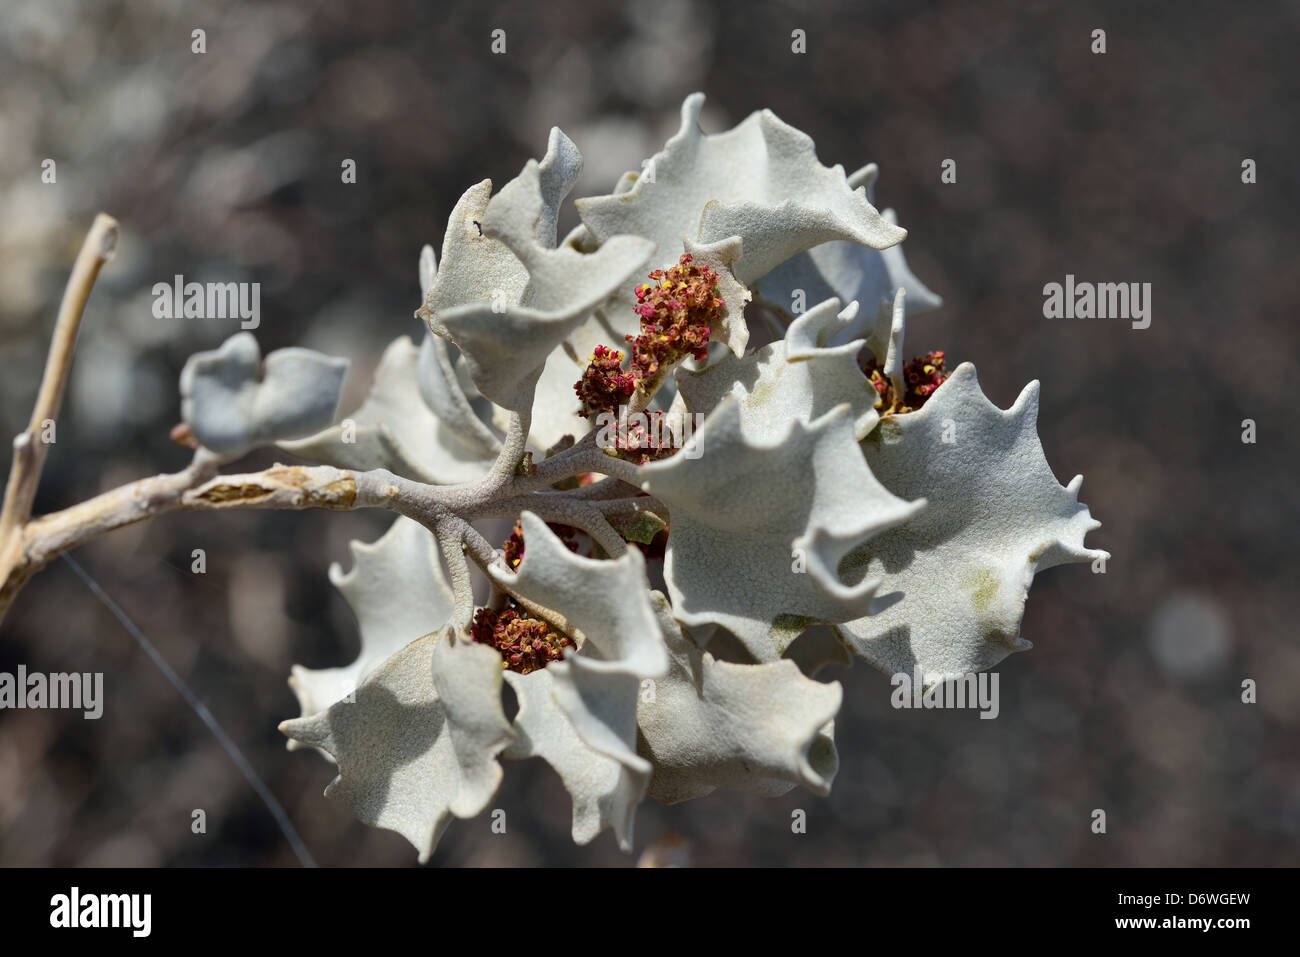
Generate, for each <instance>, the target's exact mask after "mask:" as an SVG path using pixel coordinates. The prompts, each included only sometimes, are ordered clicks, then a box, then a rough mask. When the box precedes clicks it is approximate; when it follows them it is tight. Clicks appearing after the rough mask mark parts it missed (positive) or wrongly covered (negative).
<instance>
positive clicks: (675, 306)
mask: <svg viewBox="0 0 1300 957" xmlns="http://www.w3.org/2000/svg"><path fill="white" fill-rule="evenodd" d="M650 278H651V279H652V280H654V281H655V283H656V284H655V285H653V286H652V285H650V284H649V283H645V284H643V285H640V286H638V287H637V289H636V307H635V310H636V314H637V315H638V316H640V317H641V333H640V335H637V336H626V337H625V338H626V339H627V342H628V343H629V344H630V345H631V346H632V368H631V370H630V371H624V370H623V369H622V362H623V353H621V352H619V351H618V350H616V349H610V348H608V347H607V346H597V347H596V351H595V353H594V354H593V355H592V356H591V358H590V359H589V360H588V363H589V364H588V366H587V368H586V370H585V371H584V372H583V374H582V378H581V379H580V380H579V381H578V382H576V383H575V384H574V387H573V388H574V391H575V392H577V393H578V398H579V399H580V400H581V401H582V408H581V409H580V410H579V414H580V415H586V416H592V415H596V414H598V413H600V412H613V411H615V410H616V409H617V408H618V406H619V405H622V404H624V403H626V401H627V400H628V399H629V398H631V396H632V393H633V392H634V391H635V389H636V387H637V386H640V385H642V384H643V383H646V382H649V381H650V380H652V379H654V378H655V376H657V375H658V374H659V371H660V370H661V369H662V368H663V367H665V366H670V365H672V364H673V363H675V362H679V361H681V360H682V359H685V358H686V357H687V356H692V357H694V358H696V359H703V358H705V357H706V356H707V355H708V345H709V336H710V335H712V333H713V327H714V325H715V324H716V323H717V322H718V321H719V320H721V318H722V310H723V308H724V307H725V306H726V302H724V301H723V300H722V299H720V298H718V295H717V289H718V273H717V270H715V269H714V268H713V267H712V266H699V265H696V264H695V262H694V260H693V257H692V256H691V254H690V253H685V254H683V255H682V257H681V258H680V259H679V260H678V262H677V265H676V266H673V267H671V268H670V269H656V270H655V271H654V272H652V273H650Z"/></svg>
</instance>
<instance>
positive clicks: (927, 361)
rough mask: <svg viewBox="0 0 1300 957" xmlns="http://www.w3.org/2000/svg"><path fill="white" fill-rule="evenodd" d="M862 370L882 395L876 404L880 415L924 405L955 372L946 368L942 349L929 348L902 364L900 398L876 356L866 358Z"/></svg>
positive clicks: (898, 412) (913, 409) (912, 409)
mask: <svg viewBox="0 0 1300 957" xmlns="http://www.w3.org/2000/svg"><path fill="white" fill-rule="evenodd" d="M863 371H864V372H865V373H866V374H867V376H868V377H869V378H870V379H871V384H872V385H873V386H875V389H876V392H877V393H878V394H879V396H880V397H879V398H878V399H876V408H877V409H879V410H880V413H881V415H901V414H902V413H904V412H915V411H916V410H917V409H919V408H921V406H923V405H925V403H926V400H927V399H929V398H930V396H932V395H934V390H935V389H937V388H939V386H941V385H943V383H944V381H945V380H946V379H947V378H948V376H950V375H952V373H951V372H948V371H947V370H946V369H945V368H944V354H943V352H941V351H938V352H927V353H926V354H925V355H923V356H917V357H916V358H915V359H913V360H912V361H911V362H909V363H908V364H907V365H906V366H904V367H903V381H904V383H905V385H904V387H903V395H902V397H901V398H900V397H899V396H898V395H896V394H895V390H894V384H893V383H892V382H891V381H890V380H889V377H888V376H886V375H885V373H884V372H883V371H882V370H881V367H880V364H879V363H878V362H876V357H875V356H869V357H868V358H867V364H866V366H865V368H864V370H863Z"/></svg>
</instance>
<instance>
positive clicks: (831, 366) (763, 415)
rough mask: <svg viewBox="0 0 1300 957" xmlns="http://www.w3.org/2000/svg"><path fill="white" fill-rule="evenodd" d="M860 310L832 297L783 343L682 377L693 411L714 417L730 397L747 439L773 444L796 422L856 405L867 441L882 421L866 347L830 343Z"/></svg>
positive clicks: (856, 424) (858, 428) (859, 429)
mask: <svg viewBox="0 0 1300 957" xmlns="http://www.w3.org/2000/svg"><path fill="white" fill-rule="evenodd" d="M857 312H858V304H857V303H849V305H848V306H847V307H846V308H845V309H843V310H841V309H840V302H839V300H838V299H828V300H827V301H826V302H823V303H819V304H818V305H816V306H814V307H813V308H812V309H809V310H808V311H807V312H806V313H804V314H803V315H801V316H799V317H798V318H797V319H796V320H795V321H794V322H793V323H792V324H791V325H790V327H789V329H788V330H787V332H786V337H785V339H784V340H783V341H779V342H773V343H769V344H768V345H766V346H764V347H763V348H762V349H759V350H758V351H757V352H753V353H750V354H749V355H747V356H745V358H743V359H736V358H734V357H732V356H724V357H723V358H722V359H721V360H719V361H717V362H714V363H713V364H712V365H710V366H708V367H707V368H705V369H704V370H702V371H700V372H694V373H686V372H679V373H678V375H677V387H678V389H679V390H680V393H681V395H682V396H683V397H684V399H685V404H686V408H687V409H688V410H689V411H691V412H692V413H700V412H703V413H705V414H707V413H709V412H712V411H713V409H714V408H716V407H717V405H718V403H719V402H721V401H722V399H723V398H724V397H725V396H727V395H731V396H734V397H735V398H736V399H737V400H738V401H739V404H740V420H741V427H742V428H743V429H744V432H745V435H746V436H748V437H749V438H751V439H753V440H754V441H757V442H763V443H770V442H772V441H774V440H776V439H777V438H779V437H781V436H783V435H784V434H785V432H786V430H787V429H788V428H789V423H790V422H791V421H792V420H794V419H798V420H799V421H802V422H811V421H812V420H813V419H815V418H819V417H820V416H823V415H825V414H826V413H828V412H830V411H831V410H832V409H834V408H835V407H836V406H838V405H841V404H843V403H848V404H849V407H850V410H851V415H852V418H853V428H854V434H855V436H856V437H857V438H859V439H860V438H862V437H864V436H865V435H866V434H867V433H868V432H869V431H871V429H872V428H874V426H875V424H876V418H877V416H876V410H875V402H876V398H877V393H876V390H875V389H874V388H873V387H872V385H871V382H870V380H869V379H868V378H867V377H866V376H865V375H863V373H862V370H861V369H860V368H859V367H858V363H857V358H856V357H857V354H858V353H859V352H861V351H862V347H863V345H864V343H863V341H862V340H861V339H859V340H856V341H854V342H849V343H846V344H844V345H840V346H827V345H826V343H827V342H829V341H831V340H833V339H835V338H836V336H837V333H838V332H839V331H840V330H841V329H843V328H844V327H845V326H847V325H848V324H850V323H852V322H853V321H854V318H855V316H856V315H857Z"/></svg>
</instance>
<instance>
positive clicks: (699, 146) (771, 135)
mask: <svg viewBox="0 0 1300 957" xmlns="http://www.w3.org/2000/svg"><path fill="white" fill-rule="evenodd" d="M703 105H704V95H703V94H701V93H695V94H692V95H691V96H688V97H687V98H686V100H685V102H684V103H683V104H682V124H681V129H680V130H679V131H678V133H677V134H676V135H675V136H673V137H672V139H670V140H669V141H668V143H667V144H666V146H665V147H664V149H663V151H662V152H660V153H658V154H656V155H655V156H654V157H653V158H651V160H650V161H649V163H648V167H649V168H651V169H653V171H654V176H653V179H651V177H650V176H649V175H642V176H638V178H637V179H636V180H635V182H632V183H631V185H630V187H629V188H627V189H626V191H625V192H615V193H613V194H611V195H609V196H597V197H591V198H588V199H581V200H578V201H577V204H576V205H577V207H578V213H579V215H580V216H581V217H582V221H583V223H584V225H586V227H587V228H588V229H589V230H590V231H591V233H592V234H593V235H594V236H595V237H596V238H597V239H598V240H599V241H601V242H604V241H606V240H607V239H609V237H611V236H615V235H619V234H626V233H632V234H635V235H638V236H648V237H649V238H651V239H653V240H654V242H655V255H654V260H655V264H656V265H659V266H663V265H670V264H672V263H674V262H676V260H677V257H678V256H679V255H680V254H681V252H682V251H683V247H682V240H683V239H684V238H688V239H691V240H694V241H696V242H699V243H702V244H708V243H713V242H716V241H718V240H721V239H726V238H727V237H730V236H739V237H740V239H741V241H742V244H743V248H742V250H741V253H742V254H741V257H740V259H739V260H738V261H737V263H736V266H735V275H736V278H737V279H738V280H739V281H740V282H741V283H744V284H745V285H750V284H752V283H753V281H754V280H756V279H758V278H759V277H760V276H763V275H764V274H766V273H767V272H769V271H770V270H771V269H772V268H774V267H775V266H777V265H778V264H780V263H782V262H784V261H785V260H787V259H789V258H790V257H791V256H793V255H795V254H796V253H799V252H802V251H803V250H805V249H809V248H811V247H813V246H816V245H818V244H819V243H824V242H827V241H830V240H834V239H843V240H852V241H854V242H856V243H861V244H863V245H866V246H870V247H872V248H874V249H883V248H884V247H886V246H892V245H893V244H895V243H897V242H899V241H901V240H902V239H903V237H904V236H906V235H907V233H906V231H905V230H903V229H900V228H898V227H897V226H894V225H891V224H890V223H888V222H886V221H885V220H884V219H883V218H882V217H881V216H880V214H879V213H878V212H877V211H876V210H875V208H874V207H873V206H872V205H871V204H870V203H869V202H868V201H867V198H866V194H865V192H864V191H863V190H861V189H857V190H854V189H851V188H850V187H849V184H848V181H847V179H846V178H845V175H844V170H843V168H842V167H840V166H833V167H829V168H828V167H825V166H822V165H821V163H820V162H818V160H817V154H816V150H815V149H814V146H813V142H812V140H811V138H809V137H808V136H807V135H806V134H804V133H801V132H800V131H799V130H796V129H795V128H794V127H792V126H789V125H787V124H786V123H783V122H782V121H781V120H779V119H777V117H776V116H775V115H773V114H772V113H771V111H769V110H762V111H759V112H755V113H753V114H751V115H750V116H749V117H748V118H746V119H745V120H744V121H742V122H741V123H740V124H739V125H737V126H736V127H734V128H733V129H730V130H728V131H726V132H725V133H718V134H714V135H705V134H704V133H703V131H701V130H700V126H699V114H700V109H701V108H702V107H703Z"/></svg>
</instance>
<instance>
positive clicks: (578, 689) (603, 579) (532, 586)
mask: <svg viewBox="0 0 1300 957" xmlns="http://www.w3.org/2000/svg"><path fill="white" fill-rule="evenodd" d="M520 527H521V530H522V532H523V538H524V557H523V561H522V562H520V564H519V567H518V568H517V569H516V570H515V571H514V572H513V573H512V572H510V571H508V570H506V569H504V568H502V567H498V566H492V567H491V568H490V569H489V573H490V574H491V576H492V578H493V579H494V580H495V581H496V582H497V583H498V584H499V585H501V586H502V587H508V588H509V589H510V590H511V591H512V592H514V593H516V594H518V595H520V596H522V597H523V598H526V599H528V600H529V601H531V602H534V603H535V604H537V605H540V606H542V607H544V608H547V609H549V610H550V611H551V612H552V613H554V615H555V617H556V618H557V619H558V620H559V621H560V622H561V623H562V627H563V630H564V631H565V632H566V633H568V634H569V635H571V636H573V637H574V639H575V640H576V641H577V642H578V643H579V651H578V652H577V653H576V654H574V653H572V652H571V653H570V654H568V655H567V656H566V657H565V659H564V660H563V661H557V662H553V663H552V664H551V665H550V666H549V667H547V669H546V671H547V672H548V673H549V674H550V676H551V690H552V698H553V700H554V702H555V703H556V705H557V706H558V707H559V709H560V710H561V711H562V712H563V713H564V714H565V715H566V716H567V717H568V719H569V721H570V723H571V724H572V726H573V729H574V731H575V732H576V733H577V736H578V737H579V738H580V739H581V741H582V742H583V744H585V745H586V746H587V747H588V748H590V749H592V750H593V751H595V752H596V753H598V754H600V755H603V756H604V757H606V758H609V759H611V760H613V761H616V762H617V763H618V764H619V765H620V766H621V772H620V773H621V774H622V775H623V778H622V779H621V780H620V781H619V783H618V785H617V787H616V788H615V789H614V790H615V791H616V792H617V793H618V794H620V795H623V796H624V797H629V796H630V795H636V796H637V800H638V801H639V796H640V795H641V794H643V793H644V791H645V786H646V783H647V782H648V781H649V778H650V766H649V764H648V763H647V762H646V761H645V760H644V759H643V758H641V757H639V756H638V755H637V753H636V706H637V705H636V703H637V694H638V691H639V689H640V686H641V682H642V681H644V680H645V679H647V678H652V679H653V678H656V677H659V676H661V675H663V674H664V673H665V671H666V670H667V667H668V654H667V650H666V648H665V647H664V639H663V636H662V634H661V633H660V629H659V624H658V621H657V619H656V617H655V613H654V610H653V608H652V606H651V604H650V591H649V587H648V585H647V582H646V575H645V560H644V559H643V558H642V557H641V553H640V552H639V551H638V550H636V549H634V548H632V549H628V551H627V552H625V553H624V554H623V555H622V556H620V557H619V558H616V559H609V560H597V559H592V558H585V557H583V556H580V555H575V554H574V553H573V552H570V551H569V550H568V549H567V548H566V547H565V546H564V544H563V542H561V541H560V539H559V537H558V536H556V535H555V533H553V532H552V531H551V530H550V529H549V528H548V527H547V526H546V523H545V522H543V521H542V520H541V519H540V518H538V517H537V516H536V515H534V514H533V513H532V512H527V511H526V512H524V513H523V514H522V515H521V516H520ZM574 797H575V800H580V796H579V795H575V796H574ZM620 800H622V799H620ZM636 803H637V802H636V801H632V802H631V804H632V805H633V806H634V805H635V804H636ZM625 836H626V838H627V840H629V841H630V839H631V821H630V820H629V821H628V822H627V827H626V831H625ZM622 840H623V836H620V841H622Z"/></svg>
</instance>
